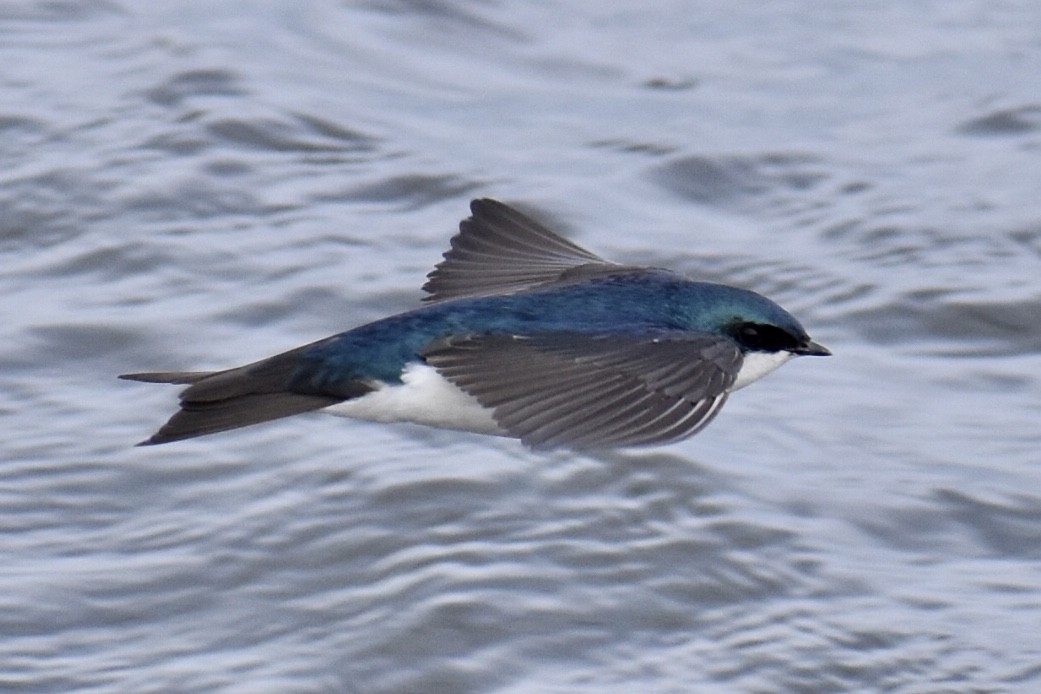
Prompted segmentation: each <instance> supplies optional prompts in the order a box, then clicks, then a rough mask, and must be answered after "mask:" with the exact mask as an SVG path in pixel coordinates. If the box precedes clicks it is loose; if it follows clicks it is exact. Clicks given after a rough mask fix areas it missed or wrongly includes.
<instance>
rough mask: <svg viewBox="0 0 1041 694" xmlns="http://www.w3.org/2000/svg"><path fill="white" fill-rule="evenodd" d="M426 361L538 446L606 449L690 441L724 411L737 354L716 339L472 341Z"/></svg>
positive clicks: (428, 355) (430, 352) (448, 345)
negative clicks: (689, 439) (688, 437)
mask: <svg viewBox="0 0 1041 694" xmlns="http://www.w3.org/2000/svg"><path fill="white" fill-rule="evenodd" d="M423 357H424V359H426V361H427V363H428V364H430V365H431V366H433V367H435V368H436V369H437V370H438V371H439V372H440V373H441V374H442V375H443V376H444V377H445V378H447V379H448V380H449V381H451V382H452V383H453V384H454V385H456V386H457V387H459V388H461V389H462V390H464V391H466V392H467V393H469V394H470V395H472V396H473V397H474V398H476V399H477V401H478V402H480V403H481V404H482V405H483V406H485V407H488V408H489V409H491V410H492V413H493V417H494V418H495V421H496V422H497V423H498V424H499V426H500V427H502V428H503V430H504V431H506V432H507V433H508V434H509V435H511V436H516V437H518V438H520V439H521V441H523V442H524V443H525V444H527V445H529V446H531V447H533V448H553V447H557V446H567V447H571V448H580V449H582V448H586V449H588V448H605V447H610V446H633V445H641V444H657V443H666V442H669V441H674V440H677V439H681V438H685V437H687V436H690V435H692V434H694V433H696V432H697V431H699V430H700V429H701V428H703V427H704V426H705V425H707V424H708V423H709V422H710V421H711V420H712V418H713V417H714V416H715V415H716V413H717V412H718V411H719V408H720V407H722V405H723V403H724V402H725V401H726V398H727V389H729V388H730V386H731V385H733V383H734V380H735V378H736V377H737V372H738V371H739V370H740V368H741V362H742V356H741V352H740V350H739V349H738V348H737V346H736V345H734V344H733V343H732V342H731V341H729V340H726V339H723V338H720V337H714V336H711V335H675V336H673V335H669V336H667V337H661V338H660V339H649V338H647V337H641V338H637V337H619V336H590V335H581V334H570V333H568V334H561V333H553V334H544V335H536V336H530V337H525V336H515V335H476V336H471V337H463V338H455V339H449V340H445V341H443V342H441V343H439V344H435V345H434V346H432V347H431V348H429V349H427V350H426V351H425V352H424V354H423Z"/></svg>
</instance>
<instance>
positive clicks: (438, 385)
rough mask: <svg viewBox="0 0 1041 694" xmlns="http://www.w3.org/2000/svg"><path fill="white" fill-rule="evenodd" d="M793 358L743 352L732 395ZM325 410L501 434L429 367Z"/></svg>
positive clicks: (409, 370)
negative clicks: (742, 359)
mask: <svg viewBox="0 0 1041 694" xmlns="http://www.w3.org/2000/svg"><path fill="white" fill-rule="evenodd" d="M793 356H795V355H794V354H792V353H791V352H749V353H747V354H746V355H745V358H744V361H743V362H742V364H741V370H740V371H738V373H737V379H736V380H735V381H734V385H733V386H731V387H730V390H731V392H732V391H735V390H738V389H739V388H744V387H745V386H747V385H748V384H749V383H752V382H753V381H757V380H759V379H760V378H762V377H763V376H765V375H766V374H768V373H770V372H771V371H773V370H774V369H776V368H777V367H779V366H781V365H782V364H784V363H785V362H786V361H788V360H789V359H791V358H792V357H793ZM324 411H325V412H329V413H330V414H335V415H339V416H341V417H351V418H353V419H364V420H368V421H371V422H414V423H416V424H425V425H427V426H433V427H441V428H442V429H459V430H462V431H474V432H477V433H480V434H500V435H502V434H504V432H503V431H502V429H500V428H499V426H498V425H497V424H496V423H495V420H494V419H492V413H491V410H488V409H485V408H484V407H482V406H481V404H480V403H479V402H477V400H476V399H474V398H473V396H471V395H468V394H466V393H464V392H463V391H462V390H460V389H459V388H456V387H455V386H454V385H452V384H451V383H449V382H448V381H447V380H446V379H445V378H444V377H443V376H441V374H439V373H438V372H437V370H435V369H434V368H433V367H431V366H427V365H426V364H420V363H418V362H417V363H413V364H409V365H408V366H406V367H405V370H404V371H403V372H402V373H401V383H400V384H392V385H382V386H380V387H379V388H377V389H376V390H374V391H372V392H371V393H367V394H366V395H363V396H361V397H360V398H354V399H353V400H346V401H344V402H341V403H337V404H336V405H331V406H329V407H327V408H325V410H324Z"/></svg>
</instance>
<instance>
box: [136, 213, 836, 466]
mask: <svg viewBox="0 0 1041 694" xmlns="http://www.w3.org/2000/svg"><path fill="white" fill-rule="evenodd" d="M470 212H471V216H470V217H468V218H466V219H464V220H463V221H462V222H460V224H459V232H458V233H457V234H456V235H455V236H454V237H453V238H452V239H451V242H450V246H451V247H450V249H449V250H448V251H447V252H445V253H444V254H443V260H442V261H441V262H440V263H439V264H438V265H436V266H435V268H434V270H433V271H432V272H430V273H429V274H428V275H427V282H426V284H424V285H423V290H424V291H425V292H426V296H425V297H424V299H423V302H422V305H421V306H420V307H418V308H415V309H413V310H410V311H406V312H404V313H399V314H396V315H392V316H389V317H387V318H383V319H380V320H376V321H374V322H371V323H367V324H365V325H361V326H359V327H355V328H352V329H350V330H347V331H345V332H341V333H339V334H336V335H333V336H331V337H327V338H325V339H323V340H318V341H317V342H312V343H310V344H307V345H304V346H302V347H297V348H296V349H291V350H289V351H287V352H283V353H281V354H277V355H275V356H273V357H269V358H267V359H263V360H261V361H257V362H254V363H251V364H247V365H245V366H239V367H235V368H230V369H226V370H222V371H175V372H152V373H128V374H122V375H121V376H119V378H122V379H127V380H131V381H143V382H149V383H169V384H179V385H187V386H188V387H187V388H186V389H184V391H183V392H182V393H181V394H180V409H179V410H178V411H177V412H176V413H175V414H174V415H173V416H172V417H171V418H170V419H169V420H168V421H167V422H166V423H165V424H164V425H163V426H162V427H161V428H160V429H159V430H158V431H157V432H156V433H155V434H154V435H152V436H151V437H150V438H148V439H146V440H144V441H142V442H140V443H139V444H138V445H155V444H164V443H169V442H173V441H180V440H183V439H190V438H194V437H198V436H204V435H208V434H215V433H218V432H223V431H228V430H231V429H238V428H240V427H246V426H251V425H254V424H260V423H262V422H268V421H271V420H276V419H281V418H284V417H289V416H292V415H297V414H301V413H305V412H312V411H315V410H325V411H329V412H331V413H333V414H338V415H342V416H346V417H351V418H356V419H362V420H369V421H376V422H413V423H418V424H424V425H428V426H433V427H439V428H443V429H454V430H461V431H468V432H476V433H481V434H493V435H499V436H506V437H512V438H515V439H519V440H520V441H521V443H523V444H524V445H526V446H527V447H529V448H531V449H535V450H546V449H573V450H591V449H608V448H620V447H628V446H647V445H659V444H666V443H672V442H675V441H678V440H680V439H684V438H686V437H689V436H692V435H693V434H695V433H697V432H699V431H701V430H702V429H703V428H704V427H705V426H706V425H707V424H708V423H709V422H710V421H712V420H713V419H714V418H715V416H716V414H717V413H718V412H719V410H720V408H721V407H722V406H723V404H724V403H725V402H726V401H727V398H728V397H729V396H730V394H731V393H733V392H734V391H736V390H738V389H740V388H743V387H745V386H746V385H748V384H750V383H752V382H753V381H756V380H758V379H760V378H762V377H763V376H765V375H766V374H768V373H770V372H771V371H773V370H774V369H776V368H778V367H779V366H781V365H782V364H784V363H785V362H787V361H788V360H789V359H791V358H792V357H795V356H827V355H830V354H831V352H830V351H829V350H828V349H827V348H826V347H824V346H823V345H821V344H819V343H817V342H815V341H813V340H812V339H810V337H809V335H808V334H807V332H806V330H805V329H804V328H803V327H802V325H801V324H800V323H799V321H798V320H796V319H795V318H794V317H793V316H792V315H791V314H790V313H788V312H787V311H785V310H784V309H783V308H781V307H780V306H779V305H777V304H776V303H774V302H773V301H771V300H770V299H767V298H766V297H764V296H762V295H760V294H757V293H755V292H753V291H751V290H748V289H742V288H738V287H734V286H729V285H726V284H718V283H712V282H703V281H696V280H693V279H690V278H688V277H686V276H684V275H681V274H678V273H675V272H672V271H670V270H665V269H661V268H654V267H642V266H634V265H629V264H625V263H615V262H611V261H609V260H605V259H603V258H601V257H600V256H598V255H596V254H594V253H592V252H590V251H588V250H586V249H584V248H582V247H580V246H578V245H576V244H575V243H573V242H571V241H570V240H568V239H565V238H563V237H562V236H560V235H558V234H556V233H554V232H552V231H550V230H549V229H548V228H546V227H545V226H543V225H542V224H541V223H539V222H537V221H536V220H534V219H532V218H531V217H529V216H527V215H525V214H523V213H521V212H520V211H518V210H517V209H515V208H514V207H511V206H509V205H506V204H504V203H502V202H499V201H497V200H493V199H490V198H481V199H476V200H473V201H472V202H471V203H470Z"/></svg>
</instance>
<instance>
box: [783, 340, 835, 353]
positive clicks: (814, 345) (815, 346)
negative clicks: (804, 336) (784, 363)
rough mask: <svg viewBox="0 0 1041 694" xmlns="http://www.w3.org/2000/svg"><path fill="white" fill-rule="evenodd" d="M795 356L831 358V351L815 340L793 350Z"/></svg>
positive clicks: (807, 341)
mask: <svg viewBox="0 0 1041 694" xmlns="http://www.w3.org/2000/svg"><path fill="white" fill-rule="evenodd" d="M792 353H793V354H798V355H799V356H801V357H830V356H831V350H830V349H828V348H827V347H825V346H824V345H822V344H820V343H819V342H814V341H813V340H806V342H804V343H803V344H801V345H799V346H798V347H796V348H795V349H793V350H792Z"/></svg>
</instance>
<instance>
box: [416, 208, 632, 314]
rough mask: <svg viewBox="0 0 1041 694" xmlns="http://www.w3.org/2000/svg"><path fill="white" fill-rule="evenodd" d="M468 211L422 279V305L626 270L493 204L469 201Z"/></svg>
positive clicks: (512, 210)
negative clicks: (423, 303)
mask: <svg viewBox="0 0 1041 694" xmlns="http://www.w3.org/2000/svg"><path fill="white" fill-rule="evenodd" d="M470 211H471V212H472V213H473V216H471V217H469V218H467V219H464V220H463V221H462V222H460V223H459V233H458V234H456V235H455V236H454V237H452V241H451V245H452V247H451V249H450V250H448V251H447V252H446V253H445V254H444V258H445V259H444V260H443V261H441V262H440V263H439V264H438V265H437V267H435V268H434V270H433V271H432V272H431V273H430V274H429V275H427V278H428V281H427V283H426V284H424V285H423V290H424V291H426V292H429V293H430V296H426V297H423V300H424V301H446V300H448V299H459V298H462V297H475V296H492V295H500V294H515V293H517V292H520V291H524V290H526V289H532V288H534V287H538V286H541V285H546V284H550V283H554V282H559V281H561V280H564V281H578V280H581V279H588V278H589V277H593V276H596V275H604V274H613V273H616V272H619V271H625V270H626V268H625V267H624V266H622V265H618V264H616V263H612V262H610V261H607V260H604V259H603V258H601V257H600V256H598V255H596V254H594V253H590V252H589V251H587V250H586V249H584V248H582V247H581V246H578V245H576V244H574V243H571V242H570V241H568V240H567V239H565V238H562V237H560V236H557V235H556V234H554V233H553V232H552V231H550V230H549V229H547V228H546V227H544V226H542V225H541V224H539V223H538V222H536V221H535V220H533V219H531V218H530V217H527V216H525V215H523V214H521V213H520V212H518V211H517V210H515V209H513V208H512V207H508V206H507V205H504V204H502V203H501V202H498V201H496V200H490V199H480V200H474V201H473V202H471V203H470Z"/></svg>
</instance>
